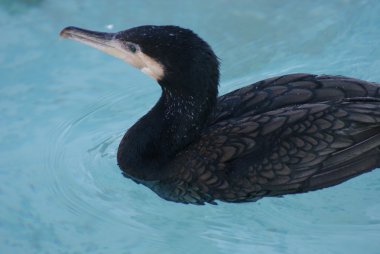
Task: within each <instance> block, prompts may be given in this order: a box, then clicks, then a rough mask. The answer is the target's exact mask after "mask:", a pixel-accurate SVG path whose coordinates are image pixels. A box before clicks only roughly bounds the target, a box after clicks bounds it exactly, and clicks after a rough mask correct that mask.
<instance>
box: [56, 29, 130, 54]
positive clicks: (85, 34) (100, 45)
mask: <svg viewBox="0 0 380 254" xmlns="http://www.w3.org/2000/svg"><path fill="white" fill-rule="evenodd" d="M115 35H116V34H115V33H101V32H95V31H90V30H85V29H82V28H77V27H73V26H70V27H66V28H64V29H63V30H62V31H61V32H60V36H61V37H63V38H67V39H71V40H74V41H79V42H81V43H83V44H86V45H89V46H91V47H94V48H96V49H99V50H101V51H104V52H106V53H108V54H110V55H113V56H115V57H118V58H123V57H124V55H125V52H123V50H122V48H121V47H120V44H119V43H118V42H117V41H116V40H115Z"/></svg>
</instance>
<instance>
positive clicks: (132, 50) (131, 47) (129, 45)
mask: <svg viewBox="0 0 380 254" xmlns="http://www.w3.org/2000/svg"><path fill="white" fill-rule="evenodd" d="M127 46H128V49H129V51H131V52H132V53H136V51H137V48H136V46H135V45H133V44H128V45H127Z"/></svg>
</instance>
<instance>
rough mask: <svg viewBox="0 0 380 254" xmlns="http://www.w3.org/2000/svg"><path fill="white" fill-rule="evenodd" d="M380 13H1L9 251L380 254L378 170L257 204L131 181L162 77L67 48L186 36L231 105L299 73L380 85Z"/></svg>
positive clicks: (337, 4)
mask: <svg viewBox="0 0 380 254" xmlns="http://www.w3.org/2000/svg"><path fill="white" fill-rule="evenodd" d="M379 13H380V4H379V2H378V1H356V0H336V1H329V2H328V1H276V0H269V1H268V0H258V1H248V0H246V1H227V0H219V1H200V0H199V1H198V0H197V1H186V2H185V1H174V0H173V1H155V0H150V1H146V0H144V1H142V0H139V1H137V0H136V1H112V2H111V1H109V2H107V1H93V0H91V1H90V0H84V1H78V0H67V1H53V0H34V1H26V0H23V1H21V0H18V1H15V0H14V1H8V0H7V1H0V31H1V39H0V112H1V113H0V204H1V206H0V253H20V254H24V253H28V254H34V253H38V254H41V253H49V254H51V253H81V254H84V253H91V254H96V253H165V254H167V253H199V254H201V253H265V254H266V253H292V254H294V253H302V254H305V253H315V254H320V253H326V254H328V253H345V254H347V253H366V254H375V253H379V250H380V241H379V239H380V170H375V171H373V172H371V173H369V174H366V175H363V176H360V177H357V178H355V179H354V180H351V181H349V182H346V183H344V184H342V185H339V186H337V187H334V188H330V189H326V190H322V191H317V192H312V193H308V194H304V195H293V196H286V197H284V198H267V199H263V200H260V201H259V202H256V203H249V204H223V203H221V204H219V205H218V206H211V205H206V206H202V207H198V206H186V205H181V204H175V203H170V202H166V201H164V200H161V199H159V198H158V197H157V196H156V195H155V194H154V193H152V192H151V191H150V190H148V189H146V188H145V187H143V186H141V185H136V184H135V183H133V182H132V181H130V180H128V179H125V178H123V177H122V176H121V174H120V171H119V169H118V167H117V165H116V158H115V155H116V149H117V146H118V143H119V141H120V139H121V137H122V135H123V133H124V132H125V131H126V130H127V129H128V128H129V127H130V126H131V125H132V124H133V123H134V122H135V121H136V120H138V119H139V118H140V117H141V116H142V115H143V114H144V113H145V112H147V111H148V110H149V108H150V107H151V106H152V105H153V104H154V103H155V101H156V100H157V99H158V97H159V95H160V89H159V87H158V85H157V84H155V83H154V82H153V80H151V79H150V78H148V77H146V76H144V75H143V74H141V73H139V72H138V71H137V70H135V69H132V68H131V67H129V66H127V65H126V64H125V63H123V62H121V61H119V60H117V59H114V58H112V57H110V56H107V55H104V54H102V53H100V52H98V51H96V50H93V49H91V48H88V47H85V46H83V45H79V44H78V43H74V42H71V41H66V40H61V39H59V38H58V33H59V31H60V29H62V28H63V27H65V26H68V25H75V26H79V27H85V28H89V29H94V30H111V31H117V30H122V29H125V28H128V27H132V26H137V25H143V24H176V25H181V26H184V27H188V28H191V29H193V30H194V31H196V32H197V33H198V34H199V35H200V36H202V37H203V38H204V39H206V40H207V41H208V42H209V43H210V44H211V45H212V47H213V48H214V49H215V51H216V53H217V55H218V56H219V57H220V58H221V61H222V82H221V86H220V91H221V94H223V93H225V92H228V91H231V90H234V89H236V88H239V87H241V86H244V85H248V84H250V83H253V82H255V81H258V80H260V79H263V78H267V77H271V76H275V75H279V74H286V73H294V72H311V73H317V74H322V73H326V74H340V75H347V76H353V77H357V78H362V79H365V80H371V81H380V46H379V45H380V44H379V42H380V29H379V24H380V15H379Z"/></svg>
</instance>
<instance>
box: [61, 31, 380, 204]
mask: <svg viewBox="0 0 380 254" xmlns="http://www.w3.org/2000/svg"><path fill="white" fill-rule="evenodd" d="M60 35H61V36H62V37H65V38H69V39H72V40H76V41H79V42H82V43H84V44H87V45H89V46H92V47H94V48H96V49H99V50H101V51H104V52H106V53H108V54H111V55H113V56H115V57H118V58H121V59H122V60H124V61H125V62H127V63H129V64H130V65H132V66H134V67H136V68H138V69H140V70H141V71H142V72H143V73H145V74H147V75H149V76H150V77H152V78H153V79H155V80H156V81H157V83H158V84H159V86H160V87H161V89H162V93H161V96H160V98H159V99H158V102H157V103H156V104H155V105H154V107H153V108H152V109H151V110H150V111H149V112H148V113H147V114H146V115H144V116H143V117H142V118H141V119H140V120H138V121H137V123H135V124H134V125H133V126H132V127H131V128H130V129H129V130H128V131H127V133H126V134H125V135H124V137H123V138H122V140H121V143H120V145H119V148H118V152H117V161H118V165H119V167H120V169H121V170H122V172H123V174H124V175H125V176H126V177H128V178H131V179H132V180H134V181H135V182H137V183H141V184H144V185H145V186H147V187H149V188H150V189H152V190H153V191H154V192H155V193H157V194H158V195H159V196H160V197H162V198H164V199H166V200H170V201H174V202H181V203H186V204H198V205H201V204H205V203H211V204H216V201H224V202H248V201H256V200H258V199H260V198H263V197H267V196H272V197H273V196H282V195H285V194H294V193H303V192H308V191H312V190H317V189H322V188H325V187H330V186H333V185H337V184H339V183H342V182H344V181H346V180H348V179H350V178H352V177H355V176H357V175H360V174H362V173H365V172H369V171H371V170H373V169H374V168H376V167H379V165H380V149H379V147H380V84H379V83H374V82H367V81H363V80H358V79H354V78H349V77H344V76H331V75H313V74H303V73H298V74H289V75H284V76H278V77H274V78H269V79H266V80H262V81H259V82H256V83H254V84H251V85H248V86H245V87H243V88H240V89H237V90H235V91H232V92H230V93H227V94H225V95H223V96H220V97H218V85H219V61H218V58H217V57H216V55H215V54H214V52H213V50H212V49H211V47H210V46H209V44H208V43H206V42H205V41H204V40H203V39H201V38H200V37H199V36H198V35H197V34H195V33H194V32H192V31H191V30H189V29H185V28H181V27H178V26H152V25H148V26H140V27H134V28H131V29H128V30H124V31H121V32H117V33H103V32H94V31H90V30H85V29H81V28H76V27H67V28H65V29H63V30H62V31H61V33H60Z"/></svg>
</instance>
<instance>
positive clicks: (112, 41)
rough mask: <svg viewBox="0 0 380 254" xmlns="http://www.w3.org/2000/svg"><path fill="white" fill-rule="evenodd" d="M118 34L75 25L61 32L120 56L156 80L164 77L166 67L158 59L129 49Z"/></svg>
mask: <svg viewBox="0 0 380 254" xmlns="http://www.w3.org/2000/svg"><path fill="white" fill-rule="evenodd" d="M116 34H117V33H102V32H95V31H90V30H85V29H82V28H77V27H73V26H69V27H66V28H64V29H63V30H62V31H61V32H60V36H61V37H63V38H67V39H71V40H74V41H79V42H81V43H83V44H86V45H89V46H91V47H93V48H96V49H99V50H101V51H103V52H105V53H107V54H110V55H112V56H115V57H117V58H120V59H122V60H124V61H125V62H127V63H129V64H130V65H132V66H134V67H136V68H138V69H140V70H141V71H142V72H143V73H145V74H147V75H149V76H151V77H152V78H154V79H156V80H160V79H162V78H163V76H164V67H163V66H162V65H161V64H160V63H159V62H158V61H156V60H155V59H153V58H151V57H149V56H148V55H146V54H144V53H143V52H141V50H139V51H138V52H131V51H128V50H127V49H125V48H124V47H123V42H122V41H120V40H119V39H117V38H116ZM124 43H125V42H124Z"/></svg>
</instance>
